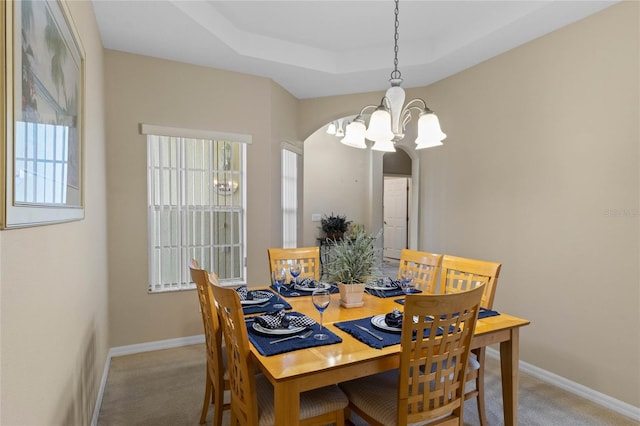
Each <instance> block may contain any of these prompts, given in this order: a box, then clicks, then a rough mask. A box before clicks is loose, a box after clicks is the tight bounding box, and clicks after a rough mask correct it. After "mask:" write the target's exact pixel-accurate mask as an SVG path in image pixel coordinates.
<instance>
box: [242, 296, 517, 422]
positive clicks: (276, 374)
mask: <svg viewBox="0 0 640 426" xmlns="http://www.w3.org/2000/svg"><path fill="white" fill-rule="evenodd" d="M396 299H398V297H389V298H380V297H375V296H372V295H370V294H365V295H364V305H363V306H362V307H357V308H344V307H341V306H340V295H339V294H337V293H336V294H333V295H332V296H331V303H330V305H329V307H328V308H327V309H326V311H325V312H324V325H325V326H326V327H327V328H328V329H329V330H330V331H332V332H333V333H335V334H336V335H338V336H340V337H341V338H342V342H341V343H337V344H332V345H326V346H316V347H313V348H307V349H301V350H295V351H291V352H286V353H282V354H278V355H272V356H263V355H261V354H260V353H259V352H258V350H257V349H256V348H255V347H254V346H253V345H251V348H252V349H251V352H252V355H253V356H254V357H255V361H256V364H257V366H258V367H259V368H260V370H261V371H262V373H263V374H264V375H265V376H266V377H267V378H268V379H269V381H270V382H271V384H272V385H273V389H274V404H275V424H276V425H285V424H286V425H293V424H297V419H298V418H299V412H300V393H301V392H305V391H308V390H311V389H316V388H320V387H323V386H327V385H333V384H337V383H340V382H344V381H347V380H351V379H355V378H359V377H364V376H368V375H371V374H376V373H379V372H382V371H386V370H391V369H395V368H398V367H399V365H400V351H401V347H400V345H399V344H396V345H392V346H387V347H384V348H382V349H375V348H372V347H370V346H369V345H367V344H365V343H363V342H361V341H359V340H357V339H356V338H355V337H353V336H351V335H350V334H349V333H346V332H344V331H342V330H340V329H339V328H338V327H335V326H333V325H332V324H333V323H336V322H341V321H348V320H354V319H359V318H365V317H369V316H373V315H378V314H384V313H387V312H391V311H392V310H393V309H394V308H398V309H400V310H402V305H401V304H398V303H396V302H395V300H396ZM286 300H287V302H289V303H290V304H291V306H292V308H293V311H296V312H300V313H303V314H305V315H307V316H310V317H311V318H314V319H316V320H318V321H319V320H320V318H319V313H318V311H317V310H316V309H315V307H314V306H313V303H312V301H311V297H310V296H303V297H290V298H287V299H286ZM528 324H529V321H527V320H525V319H521V318H517V317H514V316H511V315H508V314H505V313H501V314H500V315H498V316H493V317H487V318H484V319H479V320H478V322H477V324H476V330H475V334H474V338H473V340H472V349H473V348H479V347H483V346H487V345H492V344H497V343H499V344H500V365H501V376H502V398H503V406H504V424H505V425H517V424H518V361H519V354H518V347H519V330H520V327H523V326H526V325H528Z"/></svg>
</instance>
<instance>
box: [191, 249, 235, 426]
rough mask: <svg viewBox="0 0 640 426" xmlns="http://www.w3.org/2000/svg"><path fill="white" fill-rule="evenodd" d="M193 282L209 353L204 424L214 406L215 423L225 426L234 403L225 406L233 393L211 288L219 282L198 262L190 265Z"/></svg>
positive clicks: (193, 261)
mask: <svg viewBox="0 0 640 426" xmlns="http://www.w3.org/2000/svg"><path fill="white" fill-rule="evenodd" d="M189 269H190V271H191V279H192V280H193V281H194V282H195V283H196V288H197V289H198V301H199V302H200V311H201V312H202V325H203V327H204V337H205V346H206V352H207V378H206V382H205V391H204V401H203V402H202V413H201V414H200V424H204V423H205V421H206V418H207V412H208V410H209V405H210V404H211V403H213V424H214V425H215V426H220V425H222V412H223V410H228V409H229V408H230V404H224V391H227V390H229V389H230V388H229V376H228V374H227V372H226V360H225V358H226V357H225V356H224V349H223V344H222V328H221V327H220V321H219V319H218V312H217V310H216V308H215V299H214V297H213V291H212V289H211V285H212V283H213V284H217V283H218V276H217V275H216V274H215V273H213V272H212V273H208V272H207V271H205V270H204V269H200V268H199V265H198V262H197V261H196V260H195V259H192V260H191V263H190V264H189Z"/></svg>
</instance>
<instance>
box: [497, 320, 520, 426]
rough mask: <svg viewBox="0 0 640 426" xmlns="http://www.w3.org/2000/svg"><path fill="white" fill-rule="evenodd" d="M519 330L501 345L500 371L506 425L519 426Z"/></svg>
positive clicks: (512, 332)
mask: <svg viewBox="0 0 640 426" xmlns="http://www.w3.org/2000/svg"><path fill="white" fill-rule="evenodd" d="M519 339H520V335H519V329H518V328H514V329H512V330H511V339H509V340H506V341H504V342H502V343H500V371H501V373H502V374H501V375H502V403H503V405H504V424H505V425H506V426H517V425H518V362H519V357H520V355H519V345H520V341H519Z"/></svg>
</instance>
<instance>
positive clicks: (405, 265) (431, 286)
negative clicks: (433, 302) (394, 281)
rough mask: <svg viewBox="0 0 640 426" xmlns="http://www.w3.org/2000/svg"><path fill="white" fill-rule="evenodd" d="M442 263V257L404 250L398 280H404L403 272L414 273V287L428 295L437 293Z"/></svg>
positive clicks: (401, 255)
mask: <svg viewBox="0 0 640 426" xmlns="http://www.w3.org/2000/svg"><path fill="white" fill-rule="evenodd" d="M441 263H442V255H441V254H434V253H428V252H426V251H417V250H409V249H403V250H402V253H401V254H400V265H399V266H398V279H400V278H402V271H404V270H410V271H412V272H413V285H414V286H415V287H416V288H419V289H421V290H423V291H425V292H427V293H431V294H434V293H436V287H437V284H438V272H439V271H440V264H441Z"/></svg>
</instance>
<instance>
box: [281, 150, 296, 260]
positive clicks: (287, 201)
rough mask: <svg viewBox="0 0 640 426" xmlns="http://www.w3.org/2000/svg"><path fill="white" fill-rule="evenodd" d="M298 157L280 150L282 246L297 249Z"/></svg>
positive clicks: (291, 152) (287, 151)
mask: <svg viewBox="0 0 640 426" xmlns="http://www.w3.org/2000/svg"><path fill="white" fill-rule="evenodd" d="M297 216H298V155H297V154H296V153H295V152H293V151H290V150H288V149H282V246H283V247H285V248H288V247H297V243H298V235H297V227H298V221H297Z"/></svg>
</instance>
